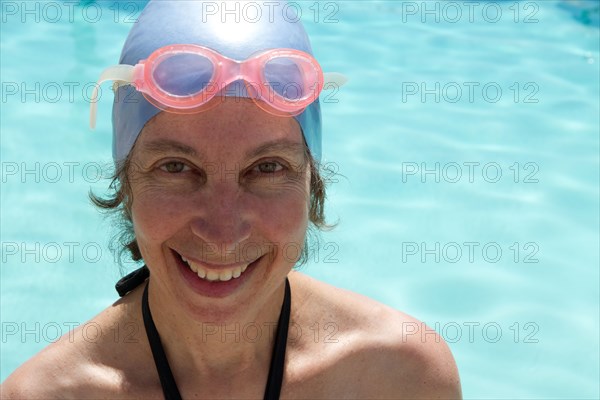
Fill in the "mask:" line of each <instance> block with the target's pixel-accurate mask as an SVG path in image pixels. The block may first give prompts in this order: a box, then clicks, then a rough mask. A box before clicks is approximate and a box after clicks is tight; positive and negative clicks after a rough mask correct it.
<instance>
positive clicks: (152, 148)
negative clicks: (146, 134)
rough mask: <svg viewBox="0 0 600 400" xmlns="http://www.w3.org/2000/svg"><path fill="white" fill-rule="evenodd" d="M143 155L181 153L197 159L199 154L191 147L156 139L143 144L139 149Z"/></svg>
mask: <svg viewBox="0 0 600 400" xmlns="http://www.w3.org/2000/svg"><path fill="white" fill-rule="evenodd" d="M141 150H142V151H143V152H144V153H154V154H164V153H172V152H176V153H182V154H185V155H188V156H191V157H198V156H199V154H198V152H197V151H196V149H194V148H193V147H190V146H188V145H186V144H183V143H181V142H177V141H175V140H171V139H158V140H153V141H150V142H148V143H145V144H144V145H143V146H142V149H141Z"/></svg>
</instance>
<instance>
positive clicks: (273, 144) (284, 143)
mask: <svg viewBox="0 0 600 400" xmlns="http://www.w3.org/2000/svg"><path fill="white" fill-rule="evenodd" d="M271 152H282V153H287V154H288V155H290V156H297V155H298V154H304V144H303V143H297V142H292V141H290V140H287V139H278V140H272V141H270V142H266V143H263V144H262V145H260V146H259V147H257V148H255V149H252V150H250V151H248V152H246V158H255V157H258V156H261V155H263V154H265V153H271Z"/></svg>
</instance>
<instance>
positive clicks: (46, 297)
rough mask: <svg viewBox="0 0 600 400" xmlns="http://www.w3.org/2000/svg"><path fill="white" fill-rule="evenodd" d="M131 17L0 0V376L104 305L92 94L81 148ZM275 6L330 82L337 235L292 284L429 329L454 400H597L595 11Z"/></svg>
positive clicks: (115, 10)
mask: <svg viewBox="0 0 600 400" xmlns="http://www.w3.org/2000/svg"><path fill="white" fill-rule="evenodd" d="M142 4H143V2H133V1H124V2H120V3H117V2H115V1H105V2H81V4H80V5H77V6H74V5H72V4H71V3H69V2H62V1H59V2H41V3H37V2H27V3H26V4H25V3H23V2H10V1H3V2H2V4H1V6H2V10H1V12H2V39H1V40H2V42H1V48H2V57H1V71H2V77H1V81H2V110H1V113H2V115H1V118H0V123H1V132H2V139H1V140H2V141H1V145H2V146H1V155H2V182H1V184H2V193H1V201H2V208H1V221H2V226H1V234H2V239H1V240H2V268H1V271H0V273H1V278H2V280H1V293H2V302H1V318H2V343H1V345H2V359H1V364H0V367H1V375H0V378H1V379H2V380H4V379H5V378H6V377H7V376H8V375H9V374H10V373H11V372H12V371H13V370H14V369H15V368H16V367H17V366H18V365H19V364H21V363H22V362H24V361H25V360H26V359H28V358H29V357H31V356H32V355H33V354H34V353H36V352H37V351H39V350H40V349H41V348H43V347H44V346H45V345H46V344H47V343H48V342H49V341H52V340H54V339H56V338H57V337H58V336H59V335H60V334H64V333H66V332H67V330H68V329H69V328H70V327H73V326H76V325H77V324H81V323H83V322H85V321H86V320H88V319H90V318H91V317H92V316H93V315H95V314H96V313H98V312H99V311H100V310H102V309H103V308H105V307H106V306H108V305H109V304H111V303H112V302H113V301H114V300H115V299H116V297H117V296H116V293H115V291H114V288H113V286H114V283H115V281H116V280H117V279H118V278H119V277H120V274H119V269H118V267H117V266H116V263H115V260H113V258H112V256H111V254H110V253H109V251H108V249H107V243H108V241H109V238H110V233H111V232H110V222H109V221H104V220H103V219H102V217H101V216H100V215H98V213H97V212H96V211H95V210H94V209H93V207H92V206H91V205H89V202H88V200H87V192H88V190H89V189H90V187H91V188H93V189H94V190H95V191H96V192H102V191H103V190H104V189H105V188H106V186H107V184H108V182H107V181H105V180H101V179H99V176H98V175H99V172H102V171H104V172H105V171H106V168H105V165H110V162H111V134H110V125H109V122H110V100H108V98H110V95H109V94H110V92H109V90H108V87H107V86H106V85H105V87H103V89H104V92H106V93H105V95H104V97H103V98H102V100H101V103H100V105H99V123H98V128H97V130H96V131H94V132H91V131H90V130H89V129H88V127H87V126H88V117H89V102H88V101H87V99H89V96H90V94H91V87H92V86H91V84H92V83H93V82H94V81H95V80H96V78H97V76H98V75H99V73H100V71H101V70H102V69H103V68H104V67H105V66H108V65H112V64H115V63H116V62H117V60H118V56H119V51H120V48H121V46H122V44H123V41H124V39H125V37H126V35H127V32H128V30H129V28H130V27H131V24H132V23H133V18H130V14H132V15H131V16H132V17H135V13H136V12H137V11H139V9H140V7H141V5H142ZM296 4H297V7H299V8H300V9H301V10H302V14H303V20H304V21H305V25H306V28H307V30H308V31H309V35H310V36H311V39H312V43H313V49H314V51H315V54H316V56H317V58H318V59H319V60H320V62H321V64H322V65H323V68H324V70H326V71H339V72H343V73H344V74H346V75H347V76H348V77H349V79H350V81H349V83H348V84H347V85H346V86H345V87H343V88H342V89H341V90H340V91H339V92H337V93H335V94H334V95H332V96H330V97H327V98H326V99H324V102H323V113H324V142H323V154H324V159H325V160H324V161H325V162H329V163H330V166H332V168H334V169H336V170H337V171H338V172H339V173H340V176H337V177H336V180H337V182H336V183H334V184H333V185H332V186H331V188H330V192H329V204H328V208H327V211H328V214H329V218H330V220H331V221H336V220H338V219H339V226H338V227H337V228H336V229H335V230H334V231H332V232H330V233H326V234H323V235H322V238H321V242H320V244H319V245H315V246H314V249H313V257H312V262H311V263H309V265H307V266H306V267H303V271H304V272H306V273H307V274H309V275H312V276H314V277H317V278H320V279H323V280H325V281H327V282H330V283H332V284H334V285H336V286H341V287H345V288H348V289H350V290H353V291H356V292H360V293H363V294H365V295H368V296H370V297H373V298H375V299H378V300H379V301H382V302H384V303H386V304H389V305H391V306H393V307H395V308H397V309H400V310H402V311H404V312H406V313H409V314H411V315H414V316H415V317H417V318H419V319H421V320H423V321H425V322H426V323H428V324H429V325H430V326H432V327H434V328H436V329H437V330H438V331H439V332H440V333H441V334H442V335H443V336H444V337H445V339H446V340H447V342H448V344H449V345H450V347H451V348H452V351H453V353H454V356H455V358H456V361H457V364H458V367H459V370H460V373H461V379H462V384H463V392H464V396H465V398H472V399H475V398H476V399H481V398H489V399H491V398H494V399H499V398H503V399H515V398H520V399H530V398H536V399H539V398H564V399H567V398H569V399H570V398H586V399H593V398H598V397H599V396H600V393H599V388H598V374H599V372H600V371H599V364H598V359H599V357H600V354H599V346H598V335H599V321H598V314H599V306H598V300H599V296H600V293H599V272H598V265H599V263H600V260H599V248H598V242H599V232H598V224H599V187H598V185H599V178H600V177H599V172H598V170H599V167H600V165H599V164H600V162H599V150H600V149H599V129H600V121H599V118H600V117H599V114H598V110H599V108H600V104H599V103H600V100H599V93H600V83H599V79H600V78H599V72H600V71H599V69H600V59H599V56H600V54H599V53H600V51H599V46H600V39H599V32H600V31H599V29H598V27H597V26H596V25H595V24H594V19H593V17H592V18H590V17H588V19H585V18H581V15H582V12H580V11H578V10H583V9H586V7H588V8H589V9H591V10H593V7H594V6H595V5H596V4H597V2H595V3H594V2H568V3H563V2H559V1H538V2H533V1H520V2H516V1H498V2H483V1H480V2H467V1H459V2H431V1H427V2H423V1H416V2H373V3H369V4H365V3H363V2H352V1H343V2H327V1H324V2H319V3H317V2H314V1H309V2H298V3H296ZM565 4H566V5H565ZM247 11H248V13H250V12H251V10H249V9H248V10H247ZM248 15H251V14H248ZM586 15H588V16H589V15H592V16H593V15H594V14H593V11H592V12H590V13H588V14H586ZM574 17H578V18H579V20H578V19H576V18H574ZM100 175H101V174H100ZM88 334H89V335H90V337H93V335H94V331H93V327H90V329H89V330H88ZM117 334H118V333H117ZM121 334H123V333H121Z"/></svg>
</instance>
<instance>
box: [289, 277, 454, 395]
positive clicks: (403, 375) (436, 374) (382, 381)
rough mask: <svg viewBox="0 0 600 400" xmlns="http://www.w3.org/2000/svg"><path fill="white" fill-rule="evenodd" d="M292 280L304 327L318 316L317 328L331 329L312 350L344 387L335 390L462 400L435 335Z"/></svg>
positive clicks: (365, 302) (306, 280)
mask: <svg viewBox="0 0 600 400" xmlns="http://www.w3.org/2000/svg"><path fill="white" fill-rule="evenodd" d="M293 275H297V276H295V277H294V278H295V279H294V283H295V284H296V286H297V287H298V289H299V290H297V291H298V292H300V293H299V297H300V299H299V303H300V304H298V306H299V307H301V308H304V309H306V310H311V311H310V313H311V315H312V319H308V321H312V320H315V319H316V315H320V316H321V317H320V318H319V319H320V323H321V324H323V326H325V324H328V325H327V326H329V334H330V336H329V339H330V340H329V341H328V342H327V341H326V340H325V339H326V338H325V336H323V337H322V343H320V344H316V345H317V346H319V352H320V353H319V354H321V355H323V358H327V359H329V360H330V361H328V362H324V363H323V364H324V365H325V364H329V366H330V368H328V369H329V370H330V371H332V372H331V373H330V372H327V373H325V375H328V376H330V381H331V382H332V383H334V382H338V384H339V385H340V386H343V389H342V388H341V387H340V388H338V390H342V391H344V392H345V391H348V390H350V391H351V393H348V397H354V398H373V397H377V398H395V399H398V398H453V399H454V398H460V397H461V391H460V381H459V376H458V371H457V368H456V363H455V361H454V358H453V356H452V353H451V352H450V349H449V348H448V346H447V344H446V343H445V341H444V340H443V339H442V338H441V336H440V335H438V334H437V333H436V332H435V331H434V330H433V329H431V328H429V327H427V326H426V325H425V324H424V323H422V322H421V321H419V320H417V319H415V318H413V317H411V316H410V315H407V314H405V313H402V312H400V311H398V310H395V309H393V308H391V307H388V306H386V305H384V304H382V303H379V302H377V301H375V300H373V299H370V298H368V297H366V296H363V295H360V294H357V293H353V292H351V291H348V290H345V289H340V288H336V287H334V286H331V285H329V284H327V283H324V282H321V281H318V280H316V279H313V278H310V277H308V276H306V275H304V274H302V273H293ZM307 312H308V311H307ZM322 332H323V333H326V330H324V329H322ZM308 333H309V334H313V331H309V332H308ZM326 356H328V357H326ZM334 365H335V368H333V366H334ZM316 369H319V368H316ZM321 372H323V371H321ZM334 386H335V383H334ZM350 388H351V389H350ZM374 391H376V392H374ZM338 393H340V392H339V391H338ZM340 397H342V396H340Z"/></svg>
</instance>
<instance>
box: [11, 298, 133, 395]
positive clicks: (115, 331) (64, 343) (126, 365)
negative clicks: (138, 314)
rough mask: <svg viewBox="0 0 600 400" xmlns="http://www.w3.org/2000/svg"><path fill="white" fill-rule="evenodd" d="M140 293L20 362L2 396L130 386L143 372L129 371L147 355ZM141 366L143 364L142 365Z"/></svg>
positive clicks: (118, 389)
mask: <svg viewBox="0 0 600 400" xmlns="http://www.w3.org/2000/svg"><path fill="white" fill-rule="evenodd" d="M135 301H136V300H135V295H133V293H132V294H130V295H128V296H127V298H126V299H124V300H120V301H117V302H116V303H114V304H113V305H111V306H110V307H108V308H106V309H105V310H103V311H102V312H101V313H100V314H98V315H97V316H95V317H94V318H92V319H90V320H89V321H87V322H85V323H83V324H82V325H80V326H78V327H77V328H75V329H73V330H72V331H70V332H68V333H66V334H65V335H63V336H62V337H60V338H59V339H58V340H57V341H55V342H53V343H51V344H50V345H48V346H47V347H45V348H44V349H42V350H41V351H40V352H39V353H37V354H36V355H35V356H33V357H32V358H31V359H29V360H28V361H26V362H25V363H24V364H22V365H21V366H20V367H19V368H17V369H16V370H15V371H14V372H13V373H12V374H11V375H10V376H9V377H8V378H7V379H6V380H5V381H4V382H3V384H2V393H1V394H2V396H1V397H2V399H23V398H26V399H70V398H72V399H82V398H94V397H97V396H96V394H102V396H103V397H105V396H106V394H107V393H111V394H114V396H113V397H114V398H119V397H121V396H123V394H126V393H127V392H128V390H127V388H128V387H130V386H131V381H132V378H133V379H138V377H136V376H135V374H133V377H132V375H131V373H128V374H126V373H125V372H124V371H127V370H129V371H131V370H133V371H135V370H136V369H131V368H130V366H131V365H132V363H134V362H136V360H139V359H140V357H143V356H142V354H143V352H141V351H140V346H141V345H145V342H143V341H142V340H141V339H144V337H142V336H141V335H140V332H141V333H143V332H144V331H143V326H142V327H140V325H139V323H138V321H137V320H136V318H135V317H134V316H133V314H132V313H131V310H130V308H131V303H132V302H135ZM138 370H139V368H138Z"/></svg>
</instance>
